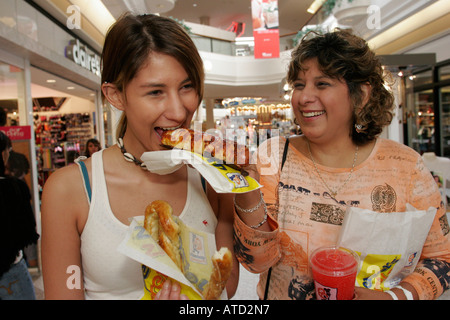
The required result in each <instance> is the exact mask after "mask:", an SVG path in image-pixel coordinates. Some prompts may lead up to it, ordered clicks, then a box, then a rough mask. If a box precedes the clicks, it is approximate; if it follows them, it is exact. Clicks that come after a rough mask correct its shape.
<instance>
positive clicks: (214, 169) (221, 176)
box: [141, 149, 261, 193]
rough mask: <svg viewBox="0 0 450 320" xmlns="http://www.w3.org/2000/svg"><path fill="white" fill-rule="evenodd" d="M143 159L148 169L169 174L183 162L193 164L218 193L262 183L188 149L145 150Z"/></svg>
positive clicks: (252, 187)
mask: <svg viewBox="0 0 450 320" xmlns="http://www.w3.org/2000/svg"><path fill="white" fill-rule="evenodd" d="M141 160H142V161H143V162H144V163H145V165H146V166H147V169H148V170H149V171H151V172H153V173H157V174H161V175H163V174H169V173H172V172H174V171H176V170H178V169H179V168H180V167H181V166H182V165H183V164H190V165H192V166H193V167H194V168H195V169H196V170H197V171H198V172H199V173H200V174H201V175H202V176H203V177H204V178H205V179H206V181H208V183H209V184H210V185H211V187H212V188H213V189H214V190H215V191H216V192H218V193H245V192H250V191H253V190H256V189H259V188H261V185H260V184H259V183H258V181H256V180H255V179H253V178H252V177H249V176H244V175H242V174H241V173H240V171H239V170H236V169H233V168H231V167H229V166H227V165H226V164H223V163H220V162H219V161H217V160H215V159H214V158H206V157H203V156H201V155H200V154H197V153H194V152H190V151H186V150H179V149H173V150H163V151H152V152H145V153H144V154H142V156H141Z"/></svg>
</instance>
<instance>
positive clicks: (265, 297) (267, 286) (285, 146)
mask: <svg viewBox="0 0 450 320" xmlns="http://www.w3.org/2000/svg"><path fill="white" fill-rule="evenodd" d="M288 150H289V138H287V139H286V143H285V144H284V150H283V158H282V159H281V170H283V167H284V163H285V162H286V158H287V153H288ZM281 170H280V171H281ZM280 174H281V173H280ZM271 274H272V267H270V268H269V271H268V272H267V281H266V289H265V290H264V300H267V296H268V295H269V285H270V275H271Z"/></svg>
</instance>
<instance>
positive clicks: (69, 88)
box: [67, 87, 75, 90]
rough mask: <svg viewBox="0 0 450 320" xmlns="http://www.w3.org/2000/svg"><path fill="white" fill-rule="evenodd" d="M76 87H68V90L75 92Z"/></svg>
mask: <svg viewBox="0 0 450 320" xmlns="http://www.w3.org/2000/svg"><path fill="white" fill-rule="evenodd" d="M74 89H75V87H67V90H74Z"/></svg>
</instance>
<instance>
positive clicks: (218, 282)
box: [203, 247, 233, 300]
mask: <svg viewBox="0 0 450 320" xmlns="http://www.w3.org/2000/svg"><path fill="white" fill-rule="evenodd" d="M212 263H213V271H212V273H211V278H210V279H209V282H208V284H207V285H206V286H205V289H204V290H203V297H204V298H205V299H206V300H218V299H219V298H220V295H221V294H222V291H223V290H224V289H225V285H226V284H227V281H228V278H229V277H230V274H231V269H232V267H233V259H232V256H231V251H230V249H228V248H226V247H223V248H221V249H220V250H219V251H216V253H215V254H214V255H213V257H212Z"/></svg>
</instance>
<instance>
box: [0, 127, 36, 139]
mask: <svg viewBox="0 0 450 320" xmlns="http://www.w3.org/2000/svg"><path fill="white" fill-rule="evenodd" d="M0 131H3V132H4V133H5V134H6V135H7V136H8V137H9V138H10V139H11V140H12V141H14V140H30V139H31V126H14V127H0Z"/></svg>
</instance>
